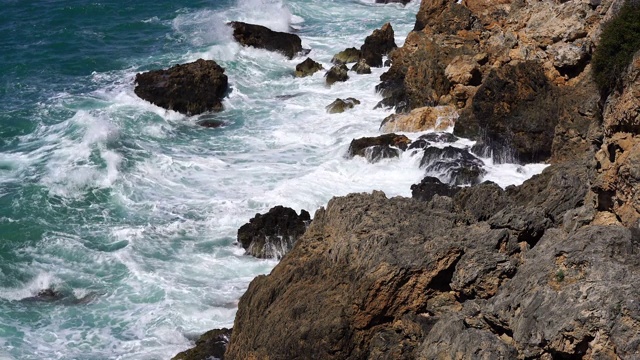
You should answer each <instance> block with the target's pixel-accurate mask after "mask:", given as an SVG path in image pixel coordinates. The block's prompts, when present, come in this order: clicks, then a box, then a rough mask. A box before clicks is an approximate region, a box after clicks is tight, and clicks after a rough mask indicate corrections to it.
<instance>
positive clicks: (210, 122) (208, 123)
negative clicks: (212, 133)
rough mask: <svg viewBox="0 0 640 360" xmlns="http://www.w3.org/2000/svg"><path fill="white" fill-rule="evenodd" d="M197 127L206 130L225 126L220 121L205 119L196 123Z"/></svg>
mask: <svg viewBox="0 0 640 360" xmlns="http://www.w3.org/2000/svg"><path fill="white" fill-rule="evenodd" d="M198 125H200V126H203V127H206V128H212V129H215V128H219V127H222V126H224V125H225V122H224V121H222V120H215V119H206V120H200V121H198Z"/></svg>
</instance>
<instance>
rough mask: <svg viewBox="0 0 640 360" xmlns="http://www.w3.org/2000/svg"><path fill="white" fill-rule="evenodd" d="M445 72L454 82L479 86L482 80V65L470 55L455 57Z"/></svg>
mask: <svg viewBox="0 0 640 360" xmlns="http://www.w3.org/2000/svg"><path fill="white" fill-rule="evenodd" d="M444 74H445V76H446V77H447V79H449V81H450V82H451V83H452V84H461V85H472V86H478V85H480V83H481V82H482V73H481V72H480V65H479V64H478V62H477V61H475V60H474V59H473V57H471V56H469V55H466V56H456V57H455V58H453V60H451V62H450V63H449V65H447V67H446V68H445V69H444Z"/></svg>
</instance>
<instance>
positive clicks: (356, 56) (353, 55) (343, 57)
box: [331, 47, 360, 65]
mask: <svg viewBox="0 0 640 360" xmlns="http://www.w3.org/2000/svg"><path fill="white" fill-rule="evenodd" d="M358 60H360V50H358V49H356V48H354V47H352V48H348V49H344V50H342V51H340V52H339V53H337V54H335V55H334V57H333V58H332V59H331V62H332V63H334V64H336V65H342V64H348V63H353V62H358Z"/></svg>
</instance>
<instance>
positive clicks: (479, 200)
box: [454, 181, 511, 221]
mask: <svg viewBox="0 0 640 360" xmlns="http://www.w3.org/2000/svg"><path fill="white" fill-rule="evenodd" d="M510 204H511V200H510V199H509V197H508V196H507V193H506V192H505V191H504V190H502V188H501V187H500V186H498V185H497V184H495V183H493V182H490V181H485V182H483V183H482V184H478V185H476V186H469V187H463V188H460V191H458V192H456V194H455V197H454V205H455V206H456V207H457V208H458V211H459V212H461V213H465V214H468V215H469V217H470V218H471V219H473V221H485V220H488V219H489V218H491V217H493V216H494V215H495V214H496V213H498V212H499V211H501V210H502V209H504V208H505V207H506V206H507V205H510Z"/></svg>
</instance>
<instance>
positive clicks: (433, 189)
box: [411, 176, 462, 201]
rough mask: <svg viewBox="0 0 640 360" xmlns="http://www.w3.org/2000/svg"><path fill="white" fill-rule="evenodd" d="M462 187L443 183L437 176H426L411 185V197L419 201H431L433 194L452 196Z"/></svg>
mask: <svg viewBox="0 0 640 360" xmlns="http://www.w3.org/2000/svg"><path fill="white" fill-rule="evenodd" d="M460 189H462V188H461V187H458V186H455V185H454V186H451V185H449V184H444V183H443V182H442V181H440V180H438V178H435V177H432V176H426V177H425V178H424V179H422V181H420V183H419V184H413V185H411V197H412V198H414V199H416V200H420V201H431V199H433V197H434V196H435V195H440V196H449V197H452V196H453V195H455V194H456V193H458V191H460Z"/></svg>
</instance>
